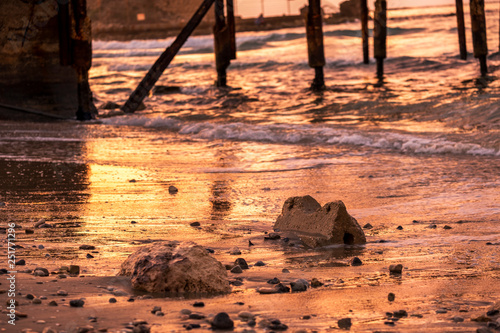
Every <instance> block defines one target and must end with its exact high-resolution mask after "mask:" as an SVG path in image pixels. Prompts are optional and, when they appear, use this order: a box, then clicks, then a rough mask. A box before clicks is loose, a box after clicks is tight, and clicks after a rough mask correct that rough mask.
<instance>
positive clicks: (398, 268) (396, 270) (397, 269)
mask: <svg viewBox="0 0 500 333" xmlns="http://www.w3.org/2000/svg"><path fill="white" fill-rule="evenodd" d="M389 272H390V274H394V275H401V273H403V265H401V264H397V265H390V266H389Z"/></svg>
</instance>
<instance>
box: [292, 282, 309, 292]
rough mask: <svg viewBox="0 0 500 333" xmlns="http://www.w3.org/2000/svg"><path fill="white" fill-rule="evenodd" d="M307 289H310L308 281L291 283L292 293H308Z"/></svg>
mask: <svg viewBox="0 0 500 333" xmlns="http://www.w3.org/2000/svg"><path fill="white" fill-rule="evenodd" d="M307 287H308V283H307V281H305V280H302V279H298V280H296V281H294V282H290V288H291V289H292V292H300V291H306V290H307Z"/></svg>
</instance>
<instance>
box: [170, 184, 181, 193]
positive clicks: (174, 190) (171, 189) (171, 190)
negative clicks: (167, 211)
mask: <svg viewBox="0 0 500 333" xmlns="http://www.w3.org/2000/svg"><path fill="white" fill-rule="evenodd" d="M177 192H179V190H178V189H177V187H175V186H173V185H170V186H169V187H168V193H170V194H176V193H177Z"/></svg>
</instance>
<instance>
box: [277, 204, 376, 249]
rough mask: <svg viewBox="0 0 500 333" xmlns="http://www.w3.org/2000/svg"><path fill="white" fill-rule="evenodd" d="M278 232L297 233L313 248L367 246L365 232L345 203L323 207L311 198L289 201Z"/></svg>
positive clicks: (278, 226) (279, 223)
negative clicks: (330, 245) (339, 245)
mask: <svg viewBox="0 0 500 333" xmlns="http://www.w3.org/2000/svg"><path fill="white" fill-rule="evenodd" d="M274 229H275V230H276V229H280V230H281V231H290V232H293V233H295V234H297V235H298V236H299V237H300V239H301V240H302V242H304V244H306V245H308V246H311V247H317V246H323V245H328V244H347V245H352V244H365V243H366V237H365V234H364V232H363V229H361V227H360V226H359V224H358V222H357V221H356V219H355V218H353V217H352V216H351V215H349V213H348V212H347V209H346V207H345V205H344V203H343V202H342V201H340V200H339V201H334V202H329V203H327V204H325V205H324V206H323V207H321V205H320V204H319V203H318V202H317V201H316V200H315V199H314V198H312V197H311V196H309V195H307V196H304V197H292V198H289V199H287V200H286V201H285V203H284V205H283V209H282V212H281V215H280V216H278V218H277V220H276V223H275V224H274ZM311 235H316V236H311Z"/></svg>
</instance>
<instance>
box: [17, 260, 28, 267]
mask: <svg viewBox="0 0 500 333" xmlns="http://www.w3.org/2000/svg"><path fill="white" fill-rule="evenodd" d="M24 265H26V261H25V260H24V259H21V260H18V261H16V266H24Z"/></svg>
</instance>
